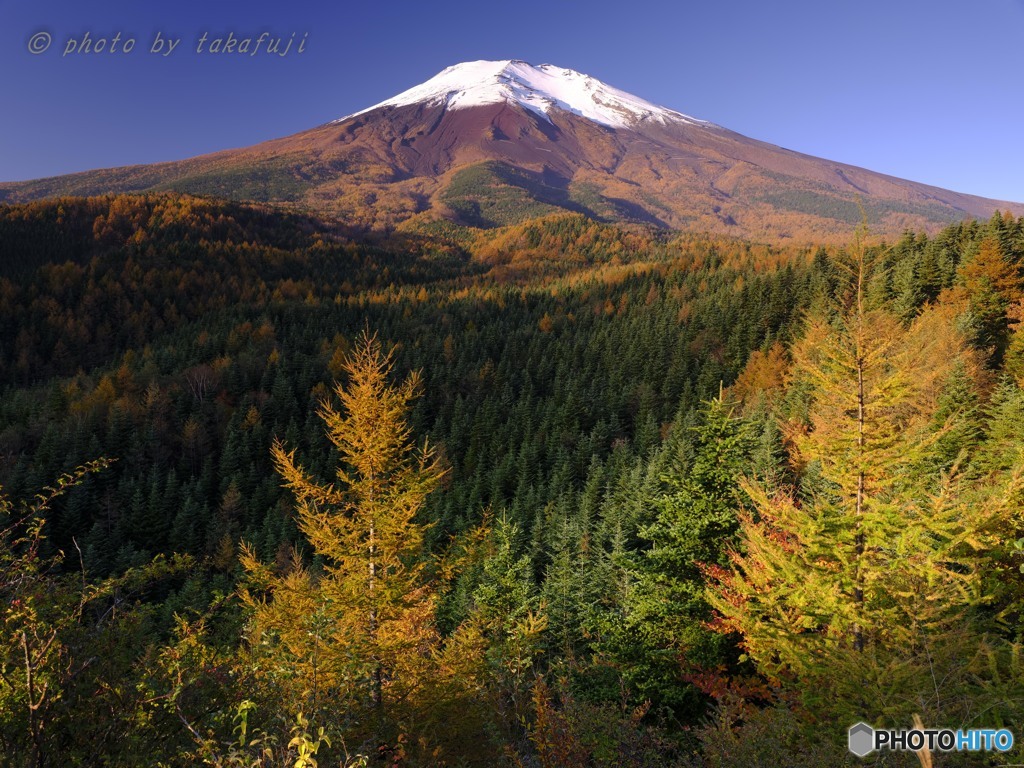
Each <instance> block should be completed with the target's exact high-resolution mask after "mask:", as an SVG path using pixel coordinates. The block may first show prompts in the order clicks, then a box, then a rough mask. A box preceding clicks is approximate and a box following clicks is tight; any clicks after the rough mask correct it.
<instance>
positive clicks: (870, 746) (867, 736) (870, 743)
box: [847, 723, 875, 757]
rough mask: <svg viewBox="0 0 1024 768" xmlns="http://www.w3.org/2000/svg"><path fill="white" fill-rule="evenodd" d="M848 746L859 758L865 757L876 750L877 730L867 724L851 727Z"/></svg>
mask: <svg viewBox="0 0 1024 768" xmlns="http://www.w3.org/2000/svg"><path fill="white" fill-rule="evenodd" d="M847 746H848V747H849V748H850V751H851V752H853V754H855V755H856V756H857V757H864V756H865V755H867V754H869V753H871V752H872V751H873V750H874V748H875V729H874V728H872V727H871V726H870V725H868V724H867V723H857V724H856V725H852V726H850V730H849V731H848V734H847Z"/></svg>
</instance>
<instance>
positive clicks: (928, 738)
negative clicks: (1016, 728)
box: [846, 723, 1013, 757]
mask: <svg viewBox="0 0 1024 768" xmlns="http://www.w3.org/2000/svg"><path fill="white" fill-rule="evenodd" d="M846 744H847V747H849V750H850V751H851V752H852V753H853V754H855V755H856V756H857V757H865V756H866V755H869V754H870V753H872V752H874V751H875V750H877V749H882V748H888V749H893V750H896V751H900V752H917V751H919V750H922V749H924V748H925V747H927V748H928V749H929V750H930V751H933V752H934V751H936V750H938V751H940V752H989V751H992V750H995V751H996V752H1009V751H1010V750H1011V749H1013V733H1011V732H1010V731H1009V730H1007V729H1006V728H1001V729H999V730H996V729H994V728H972V729H971V730H969V731H963V730H960V731H954V730H952V729H951V728H925V729H920V728H911V729H907V730H898V731H897V730H892V729H877V730H876V729H875V728H872V727H871V726H870V725H868V724H867V723H857V724H856V725H852V726H850V730H849V731H848V732H847V741H846Z"/></svg>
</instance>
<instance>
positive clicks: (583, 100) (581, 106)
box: [334, 60, 704, 128]
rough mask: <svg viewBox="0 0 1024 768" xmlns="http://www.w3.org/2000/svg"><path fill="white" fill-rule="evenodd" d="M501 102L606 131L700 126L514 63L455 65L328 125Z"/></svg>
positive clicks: (574, 76)
mask: <svg viewBox="0 0 1024 768" xmlns="http://www.w3.org/2000/svg"><path fill="white" fill-rule="evenodd" d="M501 102H510V103H515V104H519V105H521V106H523V107H525V108H526V109H529V110H531V111H533V112H536V113H537V114H539V115H540V116H542V117H544V118H545V119H548V120H550V117H549V116H548V115H549V113H550V112H551V110H552V109H560V110H563V111H566V112H571V113H573V114H576V115H580V116H582V117H586V118H588V119H590V120H593V121H594V122H597V123H601V124H603V125H607V126H610V127H612V128H622V127H627V126H631V125H636V124H637V123H638V122H640V121H646V120H653V121H656V122H659V123H666V122H677V121H682V122H687V123H695V124H703V123H704V121H702V120H697V119H695V118H693V117H689V116H687V115H684V114H681V113H680V112H675V111H673V110H671V109H666V108H664V107H659V106H657V105H655V104H651V103H650V102H648V101H644V100H643V99H641V98H638V97H636V96H633V95H631V94H628V93H626V92H625V91H620V90H619V89H618V88H612V87H611V86H610V85H606V84H604V83H602V82H601V81H600V80H597V79H595V78H593V77H590V76H589V75H584V74H581V73H579V72H576V71H574V70H571V69H564V68H562V67H556V66H553V65H551V64H541V65H540V66H533V65H532V64H528V63H527V62H525V61H518V60H507V61H470V62H466V63H463V64H456V65H455V66H452V67H448V68H447V69H445V70H444V71H442V72H440V73H439V74H437V75H435V76H434V77H432V78H430V79H429V80H427V81H426V82H425V83H422V84H420V85H417V86H415V87H413V88H410V89H409V90H407V91H403V92H402V93H400V94H398V95H397V96H394V97H392V98H390V99H388V100H386V101H382V102H380V103H379V104H374V105H373V106H372V107H368V108H367V109H363V110H360V111H359V112H356V113H354V114H351V115H348V116H347V117H343V118H341V119H340V120H336V121H334V122H339V123H340V122H341V121H342V120H348V119H349V118H350V117H355V116H356V115H362V114H364V113H366V112H370V111H372V110H375V109H379V108H381V107H401V106H408V105H412V104H430V105H441V104H443V105H445V106H446V107H447V108H448V109H464V108H467V107H477V106H481V105H485V104H500V103H501Z"/></svg>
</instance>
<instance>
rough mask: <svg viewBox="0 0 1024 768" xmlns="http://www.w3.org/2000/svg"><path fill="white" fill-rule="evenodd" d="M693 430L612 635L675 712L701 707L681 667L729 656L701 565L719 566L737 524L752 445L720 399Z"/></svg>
mask: <svg viewBox="0 0 1024 768" xmlns="http://www.w3.org/2000/svg"><path fill="white" fill-rule="evenodd" d="M691 432H692V435H691V440H690V445H689V446H681V452H684V455H685V454H686V453H689V454H690V455H691V456H692V459H691V460H690V461H689V462H688V466H687V467H685V468H684V469H682V470H677V471H676V472H675V473H674V474H671V475H666V476H664V477H663V478H662V480H663V482H664V483H665V485H666V492H665V493H664V494H663V495H662V496H660V497H659V498H657V499H656V500H655V502H654V508H655V512H656V516H655V519H654V522H653V523H652V524H650V525H648V526H646V527H643V528H641V530H640V537H641V539H644V540H646V541H647V542H648V543H649V548H648V549H647V550H645V551H644V552H643V554H642V555H640V558H639V560H638V562H637V564H636V582H635V584H634V585H633V588H632V590H631V591H630V594H629V595H628V597H627V606H626V616H625V621H624V624H623V627H622V635H621V636H620V637H619V638H617V639H612V643H613V644H615V645H617V646H618V653H620V654H624V655H625V656H626V658H624V659H623V661H624V662H625V665H626V666H627V667H629V668H630V669H631V671H630V674H629V675H627V677H628V678H629V679H630V682H631V683H632V685H633V686H634V688H635V689H636V692H637V693H638V694H639V695H640V696H642V697H643V698H647V699H650V700H651V701H654V702H656V703H658V704H661V705H664V706H668V707H669V708H671V709H673V710H674V711H675V712H676V713H677V714H684V713H685V710H687V709H691V708H693V707H696V706H699V704H698V697H697V696H696V692H695V691H693V690H692V689H690V687H689V686H686V685H681V683H680V678H681V673H682V671H683V667H684V664H686V665H696V666H700V667H712V666H716V665H718V664H721V663H724V662H725V661H727V658H728V646H727V641H725V640H724V639H723V638H722V636H720V635H716V634H714V633H712V632H710V631H709V630H707V629H705V627H704V622H705V621H707V620H708V619H709V618H710V609H709V607H708V605H707V603H706V602H705V600H704V597H703V595H704V580H703V577H702V574H701V566H702V564H722V561H723V558H724V557H725V554H724V551H725V549H726V546H727V544H728V543H729V542H730V541H731V540H732V537H733V534H734V533H735V531H736V529H737V517H736V512H737V508H738V506H739V495H738V494H739V480H740V477H741V475H742V474H743V473H744V471H745V470H746V469H747V468H748V466H749V461H750V457H751V454H752V452H753V451H754V449H755V437H754V435H753V434H752V430H751V427H750V425H749V424H748V423H747V422H745V421H744V420H741V419H739V418H736V417H735V416H734V415H733V411H732V408H731V407H730V405H729V404H727V403H726V402H724V401H723V400H722V399H716V400H712V401H711V402H710V403H708V404H707V406H706V407H705V409H704V412H703V414H702V418H701V419H700V422H699V423H698V424H697V425H696V426H694V427H692V429H691Z"/></svg>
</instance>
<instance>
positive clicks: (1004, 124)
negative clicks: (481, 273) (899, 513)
mask: <svg viewBox="0 0 1024 768" xmlns="http://www.w3.org/2000/svg"><path fill="white" fill-rule="evenodd" d="M118 31H120V32H121V33H122V38H123V39H126V38H128V37H134V38H135V39H136V40H137V42H136V47H135V49H134V50H133V51H132V52H131V53H130V54H113V55H111V54H98V55H97V54H89V55H79V54H71V55H68V56H62V53H63V52H64V49H65V47H66V45H67V40H68V38H69V37H70V38H76V39H80V38H81V37H82V35H83V34H84V33H85V32H89V33H90V34H91V35H92V37H93V38H94V39H100V38H110V37H112V36H113V35H114V33H116V32H118ZM204 31H206V32H208V33H209V34H210V38H211V39H212V38H215V37H219V36H222V35H226V34H227V33H228V32H233V33H234V34H235V35H236V37H238V38H245V37H255V36H256V35H258V34H259V33H260V32H263V31H266V32H269V33H272V34H273V35H274V36H277V35H284V36H286V37H288V36H291V34H292V33H293V32H294V33H296V40H298V39H299V38H301V37H302V36H303V35H305V34H306V33H308V38H307V42H306V50H305V52H304V53H302V54H298V53H297V52H295V50H294V46H293V50H292V52H291V53H289V55H288V56H285V57H275V56H267V55H262V54H260V55H257V56H255V57H251V56H238V55H237V54H233V55H225V54H221V55H219V56H211V55H197V54H196V53H195V52H194V49H195V45H196V41H197V39H198V38H199V36H200V34H202V33H203V32H204ZM39 32H46V33H49V34H50V35H51V36H52V44H51V47H50V48H49V50H47V51H46V52H45V53H42V54H38V55H33V54H30V53H29V52H28V44H29V40H30V38H31V37H32V36H33V35H34V34H37V33H39ZM157 32H160V33H162V34H163V35H164V36H165V37H166V36H171V37H180V38H182V42H181V44H180V46H179V48H178V49H177V50H176V51H175V52H174V53H173V55H171V56H169V57H161V56H159V55H151V54H149V53H148V50H149V47H150V44H151V42H152V39H153V36H154V35H155V33H157ZM506 58H521V59H525V60H527V61H530V62H532V63H534V64H542V63H553V64H558V65H561V66H566V67H571V68H573V69H577V70H580V71H582V72H586V73H588V74H591V75H593V76H595V77H597V78H599V79H601V80H604V81H605V82H607V83H609V84H611V85H614V86H616V87H618V88H622V89H624V90H626V91H630V92H632V93H635V94H637V95H638V96H642V97H644V98H646V99H648V100H649V101H653V102H656V103H659V104H663V105H665V106H668V107H671V108H673V109H677V110H679V111H682V112H685V113H688V114H691V115H694V116H696V117H700V118H703V119H706V120H711V121H714V122H716V123H719V124H721V125H724V126H726V127H727V128H731V129H732V130H735V131H738V132H740V133H743V134H746V135H748V136H752V137H754V138H758V139H762V140H765V141H769V142H772V143H774V144H779V145H781V146H784V147H788V148H790V149H795V150H799V151H801V152H806V153H809V154H814V155H819V156H822V157H827V158H829V159H833V160H838V161H843V162H847V163H853V164H855V165H860V166H864V167H867V168H870V169H872V170H876V171H881V172H883V173H889V174H892V175H895V176H901V177H904V178H908V179H913V180H916V181H922V182H926V183H930V184H935V185H938V186H943V187H947V188H951V189H955V190H958V191H963V192H970V193H974V194H979V195H985V196H987V197H994V198H1000V199H1008V200H1015V201H1024V141H1022V139H1024V0H978V1H977V2H971V3H969V2H956V3H954V2H949V1H947V0H930V1H927V0H888V2H884V1H883V0H860V1H859V2H850V1H846V2H844V1H843V0H815V1H814V2H808V1H805V0H799V1H797V2H785V1H784V0H777V1H776V2H764V1H763V0H762V1H761V2H747V1H746V0H743V1H741V2H722V1H719V2H714V3H712V2H707V3H701V4H696V3H691V2H686V1H685V0H666V1H665V2H651V1H650V0H620V1H619V2H615V3H605V2H602V0H595V1H594V2H587V3H581V2H569V1H568V0H540V1H538V0H517V1H516V2H457V1H455V0H439V1H436V2H422V1H421V2H409V1H408V0H396V1H395V2H391V3H381V4H375V5H374V6H373V7H371V6H370V5H369V4H364V3H355V2H351V0H333V2H322V3H312V2H308V1H307V0H286V1H284V2H274V3H270V2H265V1H264V0H252V1H250V2H244V3H242V2H229V1H228V0H205V2H202V3H200V2H194V1H193V0H178V1H177V2H174V1H173V0H166V1H162V0H0V83H2V87H0V104H2V106H0V180H15V179H28V178H35V177H39V176H47V175H54V174H59V173H68V172H71V171H78V170H85V169H89V168H98V167H108V166H115V165H127V164H132V163H146V162H155V161H159V160H171V159H178V158H184V157H190V156H193V155H197V154H201V153H204V152H211V151H214V150H218V149H225V148H229V147H239V146H246V145H249V144H253V143H256V142H259V141H262V140H265V139H270V138H274V137H277V136H283V135H287V134H290V133H295V132H297V131H301V130H303V129H306V128H310V127H313V126H315V125H318V124H320V123H323V122H326V121H328V120H331V119H334V118H336V117H340V116H343V115H345V114H348V113H350V112H354V111H356V110H358V109H361V108H363V107H366V106H369V105H370V104H373V103H375V102H377V101H380V100H382V99H385V98H387V97H389V96H392V95H393V94H395V93H397V92H398V91H401V90H404V89H405V88H408V87H410V86H412V85H415V84H416V83H419V82H422V81H423V80H426V79H427V78H428V77H431V76H432V75H434V74H436V73H437V72H438V71H439V70H441V69H443V68H444V67H446V66H449V65H451V64H454V63H457V62H459V61H467V60H473V59H506Z"/></svg>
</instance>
